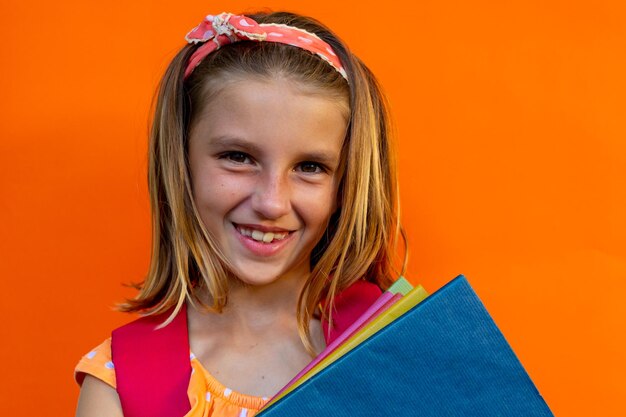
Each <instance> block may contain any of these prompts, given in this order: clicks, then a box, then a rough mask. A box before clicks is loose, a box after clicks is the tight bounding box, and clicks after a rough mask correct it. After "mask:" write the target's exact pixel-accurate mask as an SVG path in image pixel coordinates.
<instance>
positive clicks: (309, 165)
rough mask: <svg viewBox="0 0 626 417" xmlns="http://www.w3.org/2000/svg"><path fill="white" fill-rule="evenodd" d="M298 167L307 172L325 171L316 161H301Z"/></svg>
mask: <svg viewBox="0 0 626 417" xmlns="http://www.w3.org/2000/svg"><path fill="white" fill-rule="evenodd" d="M298 169H299V170H300V171H302V172H305V173H307V174H317V173H320V172H325V170H324V168H323V167H322V166H321V165H320V164H318V163H317V162H302V163H301V164H300V166H299V167H298Z"/></svg>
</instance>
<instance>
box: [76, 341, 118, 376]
mask: <svg viewBox="0 0 626 417" xmlns="http://www.w3.org/2000/svg"><path fill="white" fill-rule="evenodd" d="M85 375H91V376H94V377H96V378H98V379H100V380H102V381H104V382H105V383H107V384H108V385H110V386H111V387H113V388H116V381H115V366H114V365H113V361H112V360H111V338H110V337H109V338H107V339H106V340H105V341H104V342H102V343H100V344H99V345H98V346H96V347H95V348H93V349H92V350H91V351H89V353H87V354H86V355H84V356H83V357H82V358H81V359H80V361H79V362H78V365H76V368H75V369H74V379H75V380H76V382H77V383H78V384H79V385H82V383H83V380H84V379H85Z"/></svg>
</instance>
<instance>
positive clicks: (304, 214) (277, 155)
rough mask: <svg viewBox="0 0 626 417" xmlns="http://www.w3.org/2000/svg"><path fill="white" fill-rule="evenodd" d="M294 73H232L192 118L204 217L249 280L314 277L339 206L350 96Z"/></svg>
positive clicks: (196, 189)
mask: <svg viewBox="0 0 626 417" xmlns="http://www.w3.org/2000/svg"><path fill="white" fill-rule="evenodd" d="M323 93H324V92H323V91H322V92H320V91H318V90H316V89H314V88H312V87H305V86H304V85H302V84H300V83H298V82H296V81H293V80H289V79H285V78H277V79H260V78H259V79H255V78H252V79H238V80H226V81H224V82H223V83H222V84H221V86H220V89H219V90H218V91H215V92H213V95H211V98H210V100H209V101H208V102H207V103H205V107H204V108H203V109H201V111H200V112H199V114H198V116H197V117H196V119H195V120H194V121H193V123H192V127H191V132H190V136H189V145H188V149H189V166H190V172H191V178H192V187H193V195H194V202H195V204H196V207H197V209H198V212H199V214H200V217H201V219H202V221H203V223H204V225H205V227H206V229H207V231H208V232H209V234H210V235H211V236H212V238H213V239H214V240H215V241H216V243H218V246H219V247H220V249H221V250H222V252H223V255H224V256H225V257H226V259H227V260H228V261H229V263H230V264H231V267H232V268H233V270H234V273H235V275H236V276H237V277H238V278H239V279H240V280H242V281H244V282H246V283H249V284H268V283H271V282H274V281H275V280H277V279H279V278H281V277H286V276H298V277H302V278H304V277H306V276H307V275H308V273H309V272H310V271H309V269H310V256H311V251H312V250H313V248H314V247H315V245H316V244H317V243H318V242H319V240H320V238H321V237H322V235H323V233H324V231H325V230H326V228H327V225H328V221H329V218H330V216H331V214H332V213H333V212H334V211H335V210H336V208H337V190H338V185H339V184H338V182H339V164H340V160H341V156H340V155H341V149H342V145H343V141H344V138H345V135H346V127H347V114H348V108H347V102H346V100H345V99H342V98H335V97H334V96H330V97H329V95H328V94H323Z"/></svg>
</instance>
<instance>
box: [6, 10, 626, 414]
mask: <svg viewBox="0 0 626 417" xmlns="http://www.w3.org/2000/svg"><path fill="white" fill-rule="evenodd" d="M352 3H354V4H357V2H352ZM382 3H383V4H384V5H385V8H384V9H382V8H381V2H374V1H359V2H358V6H354V5H352V4H345V3H342V2H338V1H321V0H318V1H316V2H306V3H305V2H284V1H283V2H281V1H265V2H264V4H263V5H264V6H268V7H271V8H272V9H283V8H286V9H289V10H294V11H297V12H301V13H305V14H309V15H313V16H315V17H317V18H318V19H320V20H322V21H323V22H325V23H326V24H328V25H329V26H330V27H332V28H334V29H335V30H336V31H337V32H338V33H339V34H340V36H342V37H343V38H344V39H345V40H346V41H347V43H348V44H349V45H350V46H351V47H352V48H353V50H354V51H355V52H356V53H357V54H358V55H359V56H360V57H361V58H362V59H363V60H364V61H365V62H366V63H367V64H368V65H369V66H370V67H371V68H372V69H373V71H374V72H375V73H376V74H377V75H378V76H379V78H380V80H381V82H382V84H383V85H384V87H385V89H386V91H387V93H388V95H389V98H390V100H391V103H392V106H393V112H394V115H395V117H396V121H397V128H398V132H399V135H400V152H401V158H400V163H401V166H400V168H401V181H402V202H403V205H404V206H403V210H404V211H403V213H404V215H403V217H404V223H405V225H406V228H407V230H408V234H409V238H410V249H411V258H410V261H411V263H410V268H409V272H410V273H409V274H408V275H409V278H410V280H411V281H412V282H414V283H418V282H419V283H421V284H423V285H424V286H425V287H426V288H427V289H428V290H429V291H431V292H432V291H434V290H436V289H438V288H439V287H440V286H442V285H443V284H444V283H445V282H447V281H448V280H449V279H451V278H453V277H454V276H455V275H456V274H458V273H464V274H465V275H466V276H467V277H468V278H469V280H470V282H471V283H472V285H473V286H474V288H475V289H476V291H477V292H478V294H479V295H480V296H481V298H482V299H483V301H484V303H485V304H486V306H487V308H488V309H489V311H490V312H491V314H492V315H493V317H494V319H495V320H496V322H497V323H498V325H499V326H500V327H501V329H502V331H503V332H504V334H505V335H506V337H507V339H508V340H509V342H510V343H511V345H512V346H513V348H514V350H515V351H516V352H517V354H518V356H519V357H520V359H521V361H522V363H524V365H525V367H526V369H527V370H528V372H529V374H530V375H531V377H532V378H533V380H534V381H535V383H536V385H537V386H538V388H539V390H540V391H541V392H542V393H543V395H544V397H545V399H546V401H547V402H548V404H549V405H550V407H551V408H552V410H553V411H554V413H555V414H556V415H558V416H598V415H601V416H624V415H626V404H625V403H624V401H623V399H624V398H625V397H626V383H625V382H624V375H625V374H626V359H625V358H626V355H625V349H626V331H625V330H626V303H625V302H624V293H625V292H626V281H625V277H626V250H625V248H626V217H625V216H624V213H625V212H626V194H625V187H624V185H625V179H626V145H625V143H624V139H625V138H626V124H625V123H624V120H625V116H626V114H625V113H626V110H625V109H626V76H625V74H626V19H625V18H626V3H624V2H623V1H622V0H614V1H610V0H598V1H595V2H588V1H571V0H570V1H556V0H553V1H546V0H516V1H485V0H476V1H472V2H469V1H467V2H459V1H449V0H438V1H430V0H429V1H418V2H415V4H414V5H408V4H407V2H401V1H396V0H387V1H385V2H382ZM255 4H259V3H252V2H249V1H220V2H206V1H191V0H188V1H185V2H180V1H176V2H175V1H168V2H166V1H145V0H141V1H130V2H114V3H113V4H111V3H108V2H86V1H84V0H81V1H78V0H76V1H69V0H64V1H41V0H35V1H29V2H26V1H25V2H18V1H17V0H16V1H13V2H11V3H10V4H7V2H6V1H5V2H3V4H2V10H1V13H0V39H1V41H0V42H2V53H1V54H0V56H1V58H0V59H1V60H2V62H1V64H2V65H1V69H0V75H1V76H0V94H2V100H0V138H1V140H0V190H2V194H1V197H0V227H1V228H0V233H1V239H0V273H1V275H2V284H1V287H2V291H3V296H2V301H1V304H0V308H1V310H0V316H1V317H2V321H3V323H2V325H1V326H0V332H1V333H0V335H1V337H2V341H3V342H2V343H1V344H0V357H1V358H2V371H3V372H2V373H3V375H2V378H0V396H1V397H2V399H1V401H0V415H3V416H13V415H27V416H30V415H40V414H42V413H44V414H46V415H51V416H62V415H71V414H72V413H73V409H74V404H75V401H76V396H77V393H78V388H77V386H76V385H75V384H74V383H73V381H72V369H73V366H74V365H75V363H76V362H77V360H78V359H79V357H80V356H81V355H82V354H83V353H85V352H87V351H88V350H89V349H90V348H91V347H93V346H95V345H96V344H98V343H99V342H100V341H101V340H102V339H104V338H105V337H106V336H107V335H108V334H109V331H110V330H111V329H112V328H113V327H115V326H117V325H119V324H121V323H123V322H125V321H126V320H128V318H127V317H126V316H123V315H121V314H119V313H114V312H113V311H112V310H111V309H110V306H111V305H112V304H113V302H114V301H119V300H121V299H122V298H123V297H124V296H128V295H130V294H131V292H130V290H128V289H124V288H123V287H122V286H121V285H120V284H121V283H123V282H129V281H133V280H135V281H137V280H140V279H141V277H142V276H143V274H144V272H145V271H146V268H147V263H148V254H149V233H150V232H149V217H148V204H147V194H146V186H145V170H146V156H145V148H146V131H147V125H148V123H147V119H148V112H147V110H148V107H149V103H150V99H151V96H152V93H153V90H154V88H155V85H156V83H157V81H158V79H159V76H160V74H161V73H162V71H163V70H164V68H165V65H166V63H167V62H168V60H169V59H170V58H171V57H172V56H173V54H174V52H175V51H176V50H177V49H178V48H179V47H180V46H181V45H182V42H183V36H184V34H185V33H186V32H187V31H188V30H189V29H191V28H192V27H193V26H195V25H196V24H197V23H199V21H200V20H201V18H202V17H203V16H204V15H205V14H207V13H209V12H212V13H217V12H220V11H223V10H229V11H246V10H254V9H255Z"/></svg>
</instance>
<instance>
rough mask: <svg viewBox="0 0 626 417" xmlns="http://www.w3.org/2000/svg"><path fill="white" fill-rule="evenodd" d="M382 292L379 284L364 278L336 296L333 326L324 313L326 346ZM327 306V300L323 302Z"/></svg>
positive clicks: (323, 306) (323, 328) (323, 322)
mask: <svg viewBox="0 0 626 417" xmlns="http://www.w3.org/2000/svg"><path fill="white" fill-rule="evenodd" d="M381 294H382V291H381V289H380V288H379V287H378V285H376V284H373V283H371V282H368V281H364V280H362V279H360V280H358V281H356V282H355V283H354V284H352V285H350V286H349V287H348V288H346V289H345V290H343V291H341V292H340V293H339V294H338V295H336V296H335V303H334V311H333V327H332V328H329V323H328V321H327V320H326V317H327V316H326V315H322V330H323V332H324V338H325V339H326V346H328V345H330V344H331V343H332V342H333V341H334V340H335V339H336V338H338V337H339V336H340V335H341V334H342V333H343V332H344V331H345V330H346V329H348V327H350V325H352V323H354V322H355V321H356V320H357V319H358V318H359V317H361V315H362V314H363V313H365V311H367V309H368V308H369V307H370V306H371V305H372V304H374V302H375V301H376V300H377V299H378V297H380V295H381ZM321 305H322V309H325V308H326V300H324V301H322V303H321Z"/></svg>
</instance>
